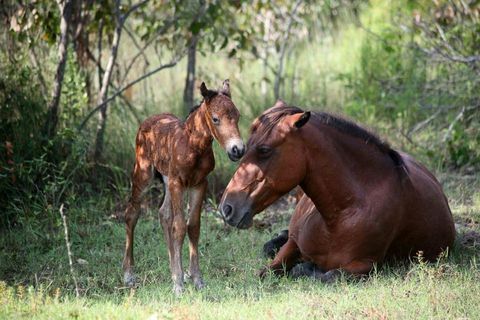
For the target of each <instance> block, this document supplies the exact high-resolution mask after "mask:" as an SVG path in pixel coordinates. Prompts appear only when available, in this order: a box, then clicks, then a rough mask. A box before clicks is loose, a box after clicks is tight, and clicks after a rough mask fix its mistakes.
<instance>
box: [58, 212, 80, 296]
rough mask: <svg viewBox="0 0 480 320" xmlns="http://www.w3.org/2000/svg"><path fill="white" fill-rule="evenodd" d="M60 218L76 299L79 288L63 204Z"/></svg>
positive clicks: (78, 294)
mask: <svg viewBox="0 0 480 320" xmlns="http://www.w3.org/2000/svg"><path fill="white" fill-rule="evenodd" d="M59 211H60V216H62V221H63V229H64V231H65V244H66V245H67V254H68V263H69V265H70V273H71V274H72V278H73V282H74V284H75V294H76V295H77V298H79V297H80V288H79V287H78V282H77V277H76V276H75V270H74V268H73V258H72V257H73V255H72V249H71V247H70V240H69V238H68V226H67V217H66V216H65V213H63V203H62V204H61V205H60V210H59Z"/></svg>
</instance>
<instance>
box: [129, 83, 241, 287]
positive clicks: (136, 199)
mask: <svg viewBox="0 0 480 320" xmlns="http://www.w3.org/2000/svg"><path fill="white" fill-rule="evenodd" d="M200 91H201V94H202V96H203V101H202V103H201V104H200V106H198V107H196V108H194V109H193V110H192V112H191V113H190V115H189V116H188V118H187V119H186V121H185V122H182V121H181V120H179V119H178V118H176V117H175V116H174V115H172V114H168V113H164V114H160V115H155V116H152V117H150V118H148V119H147V120H145V121H144V122H143V123H142V125H141V126H140V129H139V130H138V133H137V139H136V161H135V167H134V169H133V174H132V196H131V198H130V200H129V203H128V207H127V209H126V212H125V222H126V225H127V240H126V245H125V258H124V260H123V269H124V281H125V284H126V285H128V286H133V285H135V276H134V273H133V265H134V262H133V233H134V229H135V225H136V223H137V220H138V216H139V214H140V201H141V195H142V192H143V191H144V190H145V188H146V187H147V186H148V185H149V183H150V181H151V179H152V177H153V176H154V172H157V173H159V174H161V176H162V179H163V183H164V186H165V198H164V201H163V204H162V207H161V208H160V214H159V215H160V221H161V224H162V227H163V232H164V234H165V240H166V242H167V245H168V253H169V259H170V270H171V273H172V279H173V283H174V286H173V290H174V292H175V293H176V294H180V293H181V292H182V290H183V269H182V245H183V240H184V238H185V233H188V238H189V240H190V246H189V247H190V275H191V277H192V280H193V283H194V284H195V287H196V288H197V289H200V288H202V287H203V286H204V284H203V280H202V277H201V274H200V268H199V265H198V238H199V235H200V212H201V209H202V203H203V200H204V197H205V191H206V189H207V180H206V177H207V175H208V174H209V173H210V172H211V171H212V170H213V168H214V166H215V159H214V156H213V151H212V141H213V139H214V138H215V139H216V140H217V141H218V142H219V143H220V145H222V147H223V148H224V149H225V150H226V151H227V153H228V156H229V158H230V159H231V160H232V161H237V160H239V159H240V158H241V157H242V156H243V153H244V151H245V146H244V144H243V141H242V139H241V137H240V133H239V131H238V119H239V117H240V114H239V112H238V110H237V108H236V107H235V105H234V104H233V102H232V100H231V95H230V86H229V82H228V80H225V81H224V82H223V87H222V89H220V90H219V91H218V92H217V91H212V90H208V89H207V87H206V86H205V84H204V83H202V85H201V86H200ZM187 191H188V192H189V196H190V199H189V206H190V216H189V218H188V221H187V222H185V217H184V213H183V210H184V204H183V198H184V194H186V192H187Z"/></svg>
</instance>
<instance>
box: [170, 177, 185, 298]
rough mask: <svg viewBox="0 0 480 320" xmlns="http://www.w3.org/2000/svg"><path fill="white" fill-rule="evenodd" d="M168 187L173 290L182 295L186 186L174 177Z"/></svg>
mask: <svg viewBox="0 0 480 320" xmlns="http://www.w3.org/2000/svg"><path fill="white" fill-rule="evenodd" d="M168 188H169V191H170V198H171V203H172V213H173V219H172V220H171V223H170V225H169V226H168V230H167V232H169V237H168V238H169V240H170V243H168V244H167V245H168V249H169V254H170V271H171V272H172V280H173V291H174V292H175V294H176V295H180V294H181V293H182V291H183V268H182V246H183V240H184V239H185V233H186V224H185V217H184V215H183V192H184V188H183V186H182V184H181V182H180V181H179V180H176V179H172V178H171V179H170V180H169V182H168ZM167 241H168V240H167Z"/></svg>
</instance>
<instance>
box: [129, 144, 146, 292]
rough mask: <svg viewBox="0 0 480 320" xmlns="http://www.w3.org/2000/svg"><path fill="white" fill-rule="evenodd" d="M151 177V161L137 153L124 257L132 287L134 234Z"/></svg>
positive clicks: (133, 277) (133, 276)
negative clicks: (143, 195)
mask: <svg viewBox="0 0 480 320" xmlns="http://www.w3.org/2000/svg"><path fill="white" fill-rule="evenodd" d="M151 178H152V170H151V166H150V162H149V161H148V160H147V159H143V158H142V157H141V155H139V154H138V153H137V160H136V163H135V167H134V169H133V174H132V196H131V197H130V200H129V202H128V205H127V209H126V210H125V224H126V230H127V238H126V242H125V256H124V258H123V271H124V282H125V285H127V286H130V287H131V286H134V285H135V275H134V273H133V265H134V260H133V238H134V236H133V234H134V230H135V226H136V224H137V221H138V216H139V215H140V204H141V196H142V192H143V190H145V188H146V187H147V186H148V184H149V183H150V181H151Z"/></svg>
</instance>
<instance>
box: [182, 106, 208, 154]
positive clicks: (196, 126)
mask: <svg viewBox="0 0 480 320" xmlns="http://www.w3.org/2000/svg"><path fill="white" fill-rule="evenodd" d="M207 112H208V110H207V107H206V105H205V102H202V104H201V105H200V106H199V107H197V108H196V110H193V111H192V113H191V114H190V115H189V116H188V117H187V120H185V131H186V134H187V135H188V142H189V145H190V146H191V147H192V148H194V149H196V150H197V151H199V152H203V151H205V150H206V149H208V148H209V147H211V146H212V141H213V135H212V132H211V130H210V128H209V126H208V124H207V121H208V119H206V116H207Z"/></svg>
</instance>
